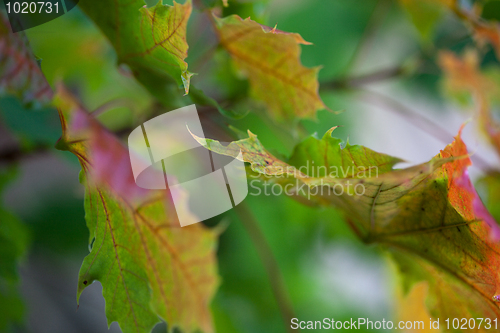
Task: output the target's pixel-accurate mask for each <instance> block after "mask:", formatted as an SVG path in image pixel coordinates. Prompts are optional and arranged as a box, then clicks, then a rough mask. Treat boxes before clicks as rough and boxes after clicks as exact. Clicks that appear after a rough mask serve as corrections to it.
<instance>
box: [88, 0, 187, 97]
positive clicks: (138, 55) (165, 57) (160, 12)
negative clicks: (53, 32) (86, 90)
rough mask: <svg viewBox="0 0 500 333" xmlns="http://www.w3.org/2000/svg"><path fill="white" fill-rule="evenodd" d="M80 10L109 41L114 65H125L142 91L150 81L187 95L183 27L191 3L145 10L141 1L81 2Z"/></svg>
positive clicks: (185, 45) (185, 50) (184, 27)
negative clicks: (171, 85) (180, 88)
mask: <svg viewBox="0 0 500 333" xmlns="http://www.w3.org/2000/svg"><path fill="white" fill-rule="evenodd" d="M80 7H81V8H82V9H83V10H84V11H85V13H86V14H87V15H88V16H89V17H90V18H91V19H92V20H93V21H94V22H95V23H96V24H97V25H98V26H99V28H100V29H101V30H102V32H103V33H104V34H105V35H106V37H107V38H108V39H109V40H110V41H111V44H113V47H114V48H115V50H116V53H117V55H118V63H125V64H127V65H128V66H129V67H130V68H131V70H132V72H134V74H135V75H136V77H137V78H138V79H139V80H140V81H142V82H144V81H148V82H149V83H150V84H145V85H146V87H148V88H151V89H153V91H154V92H158V91H157V89H158V87H154V88H153V87H151V84H153V83H152V82H150V80H151V78H152V77H153V78H155V79H156V78H159V79H160V80H161V81H166V82H169V81H172V79H171V78H173V80H174V81H175V82H176V83H177V85H179V86H183V87H184V90H185V93H186V94H187V93H188V92H189V83H190V78H191V76H192V73H189V72H188V70H187V67H188V65H187V63H186V62H185V61H184V59H185V58H186V57H187V50H188V44H187V42H186V26H187V21H188V19H189V16H190V15H191V9H192V6H191V0H187V1H186V3H185V4H184V5H181V4H178V3H176V2H174V5H173V6H168V5H163V4H162V1H161V0H160V1H158V3H157V4H156V5H155V6H153V7H150V8H146V6H145V2H144V0H132V1H127V0H116V1H113V0H102V1H97V2H93V1H82V3H81V4H80Z"/></svg>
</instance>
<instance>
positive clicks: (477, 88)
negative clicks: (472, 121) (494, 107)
mask: <svg viewBox="0 0 500 333" xmlns="http://www.w3.org/2000/svg"><path fill="white" fill-rule="evenodd" d="M439 64H440V66H441V68H442V69H443V71H444V74H445V82H444V84H445V88H446V89H447V90H448V91H449V92H451V93H461V92H462V93H463V92H466V93H468V94H470V95H471V96H472V98H473V101H474V105H475V106H476V108H477V111H476V113H477V114H476V116H477V118H478V123H479V126H480V128H481V130H482V131H483V132H484V134H485V136H486V138H487V139H488V141H489V142H490V143H491V145H492V146H493V147H494V148H495V149H496V151H497V154H498V155H499V156H500V123H498V121H496V120H495V119H494V118H493V116H492V114H491V104H492V101H493V100H495V99H498V96H499V94H500V85H498V84H497V82H495V81H494V80H492V79H491V78H489V77H487V76H486V75H484V74H483V73H481V72H480V69H479V59H478V56H477V53H476V52H475V51H473V50H468V51H467V52H466V53H465V54H464V55H463V58H459V57H457V56H456V55H454V54H453V53H451V52H444V51H443V52H441V53H440V54H439Z"/></svg>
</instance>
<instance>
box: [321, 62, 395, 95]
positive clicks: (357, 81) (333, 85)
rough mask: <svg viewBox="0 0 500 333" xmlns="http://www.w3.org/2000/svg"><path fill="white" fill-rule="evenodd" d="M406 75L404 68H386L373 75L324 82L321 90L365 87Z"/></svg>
mask: <svg viewBox="0 0 500 333" xmlns="http://www.w3.org/2000/svg"><path fill="white" fill-rule="evenodd" d="M403 74H404V68H403V67H402V66H398V67H393V68H384V69H381V70H378V71H375V72H372V73H368V74H363V75H358V76H353V77H344V78H340V79H336V80H332V81H327V82H323V83H321V85H320V89H322V90H323V89H349V88H357V87H360V86H364V85H367V84H370V83H378V82H382V81H386V80H390V79H394V78H397V77H400V76H401V75H403Z"/></svg>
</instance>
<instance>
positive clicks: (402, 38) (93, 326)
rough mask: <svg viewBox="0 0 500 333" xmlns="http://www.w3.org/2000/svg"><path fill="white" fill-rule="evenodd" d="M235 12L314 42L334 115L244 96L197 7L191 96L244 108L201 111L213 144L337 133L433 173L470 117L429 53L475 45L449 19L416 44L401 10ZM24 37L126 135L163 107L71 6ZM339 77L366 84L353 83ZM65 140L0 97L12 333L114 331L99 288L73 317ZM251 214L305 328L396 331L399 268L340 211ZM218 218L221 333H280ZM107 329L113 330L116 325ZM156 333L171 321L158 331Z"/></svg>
mask: <svg viewBox="0 0 500 333" xmlns="http://www.w3.org/2000/svg"><path fill="white" fill-rule="evenodd" d="M83 1H90V0H81V2H83ZM153 2H154V1H147V3H148V5H152V4H153ZM462 2H463V5H464V6H472V4H473V3H472V2H468V1H462ZM164 3H166V4H169V3H170V4H171V1H164ZM195 5H196V1H195ZM231 13H237V14H239V15H240V16H242V17H247V16H251V17H252V19H255V20H258V21H259V22H261V23H263V24H267V25H269V26H274V25H275V24H277V27H278V29H280V30H284V31H290V32H298V33H300V34H301V35H302V37H303V38H304V39H305V40H307V41H309V42H312V43H313V45H310V46H302V62H303V64H304V65H305V66H308V67H312V66H318V65H321V66H323V68H322V69H321V71H320V72H319V81H320V83H321V88H320V94H321V97H322V98H323V100H324V102H325V103H326V105H328V106H329V107H330V108H331V109H332V110H335V111H343V112H341V113H339V114H336V113H332V112H329V111H327V110H324V111H320V112H319V113H318V120H317V121H310V120H304V121H301V122H300V124H299V125H298V126H297V129H293V130H290V127H289V126H285V125H282V124H278V123H276V122H274V121H272V120H271V119H270V118H269V117H268V116H267V115H266V113H265V112H263V111H262V109H259V107H258V106H255V108H254V106H253V105H252V104H249V103H247V101H245V100H238V94H239V93H240V91H246V89H248V87H247V84H246V82H245V81H244V80H242V79H240V78H238V77H237V76H235V75H234V74H231V68H230V67H231V66H230V64H229V59H228V57H227V55H226V54H225V53H224V52H223V51H222V50H219V49H218V48H217V47H216V44H217V40H216V37H215V35H214V33H213V31H212V30H211V29H210V25H209V22H208V20H207V19H206V17H205V15H204V14H203V13H201V12H200V11H198V10H196V9H195V10H194V11H193V14H192V16H191V18H190V23H189V25H188V38H187V41H188V44H189V46H190V49H189V56H188V58H187V59H186V60H187V62H188V63H189V68H190V71H191V72H195V73H198V76H195V77H193V79H192V82H193V84H196V85H197V86H198V87H202V88H203V90H205V91H207V92H208V93H209V95H211V96H214V97H217V98H219V99H220V98H225V97H227V96H229V97H231V98H233V100H234V101H235V102H234V104H233V107H234V108H235V109H241V110H243V111H245V109H251V111H250V112H249V113H248V114H247V115H246V116H245V117H244V118H242V119H240V120H234V119H228V118H225V117H224V116H223V115H221V114H219V113H218V112H217V111H216V110H211V109H201V110H200V114H201V115H202V120H204V122H205V123H207V127H205V133H206V134H207V137H210V136H211V135H213V136H219V137H221V136H222V137H224V138H226V139H231V138H232V134H231V133H232V132H231V131H230V130H229V129H227V125H232V126H234V127H236V128H238V129H240V130H243V131H246V129H250V130H251V131H252V132H253V133H255V134H257V135H258V136H259V139H260V140H261V141H262V142H263V144H264V146H266V147H269V148H270V149H271V150H272V151H273V152H276V153H277V154H280V155H283V156H289V155H290V153H291V151H292V149H293V146H294V145H295V144H296V143H297V142H299V141H300V140H301V139H303V138H304V137H305V136H306V135H308V134H313V133H317V134H318V135H319V136H322V135H323V133H324V132H325V131H326V130H328V129H329V128H331V127H332V126H336V125H341V126H342V127H340V128H338V129H336V130H335V132H334V136H336V137H339V138H342V139H343V140H349V142H350V143H351V144H360V145H364V146H367V147H369V148H371V149H373V150H376V151H380V152H384V153H387V154H391V155H395V156H398V157H401V158H403V159H405V160H406V161H407V163H405V164H402V165H400V166H405V165H413V164H417V163H421V162H425V161H428V160H429V159H430V158H432V156H434V155H436V154H437V153H438V152H439V150H440V149H442V148H443V147H444V146H445V145H446V144H448V143H451V141H452V140H453V138H452V136H453V135H455V134H456V133H457V132H458V128H459V127H460V125H461V124H462V123H463V122H464V121H466V120H467V119H469V118H470V117H471V113H470V110H467V109H465V110H464V109H463V108H461V107H460V105H458V104H457V103H453V102H449V99H448V98H447V96H445V94H444V93H443V89H442V74H441V71H440V69H439V67H438V66H437V64H436V56H437V50H440V49H449V50H452V51H454V52H457V53H461V52H462V51H463V50H464V49H466V48H467V47H468V46H470V45H473V44H474V42H473V41H472V39H471V37H470V33H469V31H468V30H467V28H466V27H465V26H464V25H463V23H462V22H460V21H459V20H458V19H457V18H456V17H454V16H453V15H452V14H445V15H443V17H442V18H441V19H440V20H439V21H438V22H437V23H436V27H435V33H433V34H427V35H425V33H424V36H423V35H422V31H418V29H417V28H416V27H415V25H414V24H413V22H412V20H411V16H410V15H409V14H408V12H407V11H405V9H404V7H402V6H401V2H398V1H390V0H269V1H263V0H256V1H251V0H248V1H244V0H238V1H231V0H230V1H229V7H228V8H227V9H224V13H223V14H224V15H227V14H231ZM26 33H27V36H28V38H29V41H30V43H31V46H32V49H33V51H34V53H35V55H36V56H37V57H39V58H40V59H42V60H41V66H42V70H43V72H44V74H45V76H46V77H47V80H48V81H49V83H50V84H51V86H54V84H55V83H56V82H57V81H59V80H62V81H64V83H65V84H66V85H67V86H68V87H69V88H70V89H71V90H72V91H73V92H75V93H76V94H77V95H78V97H79V98H80V99H81V100H82V101H83V103H84V104H85V105H86V106H87V108H88V110H91V111H94V110H98V116H97V117H98V119H99V120H100V121H101V122H102V123H103V124H104V125H105V126H106V127H108V128H109V129H110V130H112V131H113V132H115V133H117V135H119V136H121V137H122V138H126V136H127V135H128V133H129V132H130V130H131V129H133V128H135V127H136V126H138V125H139V124H141V123H142V122H143V121H145V120H148V119H149V118H151V117H152V115H155V114H159V113H163V112H166V111H169V110H168V109H167V108H166V107H165V106H162V105H160V104H159V103H158V102H156V101H155V100H154V98H153V97H152V96H151V95H150V94H149V93H148V91H147V90H146V89H145V88H144V87H143V86H141V85H140V84H139V83H137V81H136V80H135V79H134V78H133V76H132V75H131V74H130V73H129V72H128V71H127V69H126V68H123V67H118V66H116V55H115V53H114V50H113V48H112V47H111V45H110V43H109V42H108V41H107V40H106V38H105V37H104V36H103V35H102V34H101V33H100V32H99V30H98V28H96V26H95V25H94V24H93V23H92V22H91V21H90V20H89V19H88V18H87V17H86V16H85V15H84V14H83V13H82V12H81V11H80V10H79V8H78V6H77V7H76V8H74V9H73V10H71V11H70V12H69V13H68V14H65V15H63V16H61V17H59V18H57V19H55V20H53V21H50V22H48V23H46V24H43V25H41V26H38V27H34V28H31V29H29V30H27V31H26ZM483 52H484V54H485V56H484V62H485V63H492V64H497V60H496V58H495V55H494V52H493V50H492V49H491V48H488V47H486V48H485V50H484V51H483ZM373 73H375V74H376V75H372V74H373ZM348 79H354V80H356V79H358V81H359V82H357V81H354V83H355V84H353V85H352V86H348V85H346V84H345V83H346V82H347V81H346V80H348ZM234 96H236V97H234ZM253 108H254V109H253ZM172 109H173V107H172ZM425 119H429V121H426V120H425ZM211 124H212V125H211ZM213 124H216V125H217V126H215V125H213ZM436 126H437V127H436ZM221 128H222V130H221ZM475 128H476V126H475V125H474V124H471V125H469V126H467V128H466V130H465V134H464V137H465V141H466V142H467V144H468V146H469V150H470V151H473V152H474V153H475V154H477V155H478V156H481V158H482V160H483V161H486V162H487V163H491V164H492V165H495V164H497V163H498V161H497V159H496V157H495V156H494V154H493V153H492V151H491V150H490V148H488V146H487V145H486V144H484V142H483V141H481V140H480V136H479V135H478V133H477V132H476V130H475ZM60 134H61V131H60V123H59V118H58V116H57V113H56V112H55V111H54V110H53V109H50V108H49V109H46V110H40V111H38V112H37V113H36V114H35V115H34V114H33V113H32V112H30V111H28V110H26V109H25V108H24V107H23V105H22V104H21V103H20V102H19V101H18V100H17V99H16V98H14V97H10V96H6V97H2V98H1V99H0V170H2V173H5V172H7V171H9V172H11V173H10V174H9V176H6V177H5V178H6V179H8V183H7V185H6V189H5V190H4V191H3V193H2V200H3V206H4V207H5V208H6V209H7V210H9V211H10V212H12V213H13V214H14V215H16V216H17V217H19V219H21V220H22V221H23V223H24V224H25V225H26V226H27V229H28V233H29V235H30V237H29V238H30V245H29V250H28V252H27V255H26V256H25V258H24V260H23V262H22V265H21V266H20V275H21V279H20V285H19V290H20V292H21V294H22V298H23V299H24V304H25V314H24V318H23V319H22V320H21V321H20V322H17V323H14V324H13V325H11V327H10V330H11V331H14V332H37V333H68V332H71V333H79V332H82V333H87V332H106V331H107V324H106V318H105V314H104V300H103V298H102V294H101V290H102V288H101V286H100V284H99V283H95V284H93V285H92V286H91V287H90V288H87V289H86V290H85V292H84V293H83V295H82V297H81V299H80V305H79V307H78V308H77V303H76V284H77V276H78V271H79V267H80V264H81V262H82V260H83V257H84V256H85V255H86V254H87V253H88V251H89V249H88V230H87V228H86V226H85V221H84V210H83V195H84V193H83V187H82V186H81V184H80V183H79V182H78V173H79V170H80V166H79V164H78V161H77V159H76V157H75V156H73V155H72V154H70V153H65V152H60V151H57V150H55V149H54V148H53V145H54V144H55V142H56V141H57V139H58V138H59V136H60ZM14 169H15V170H14ZM471 174H472V175H473V177H475V178H477V177H479V176H480V175H481V171H480V170H479V169H478V168H475V167H474V166H473V167H472V168H471ZM246 202H247V204H248V206H249V208H250V209H251V210H252V212H253V214H254V215H255V218H256V220H257V221H258V223H259V225H260V227H261V228H262V231H263V233H264V234H265V237H266V239H267V240H268V242H269V244H270V246H271V249H272V251H273V253H274V255H275V257H276V259H277V262H278V264H279V267H280V268H281V270H282V273H283V276H284V280H285V284H286V287H287V289H288V291H289V294H290V297H291V300H292V303H293V306H294V308H295V311H296V313H297V317H298V318H300V319H301V320H322V319H323V318H325V317H329V318H335V319H336V320H346V319H347V320H348V319H350V318H358V317H368V318H370V319H371V320H381V319H382V318H385V319H392V320H396V318H397V317H398V315H399V314H398V311H399V310H400V309H398V299H399V294H398V293H399V292H398V288H397V285H398V284H397V281H398V276H397V274H396V270H395V269H394V267H392V265H391V264H390V262H389V260H388V259H387V258H386V256H385V254H384V252H383V251H382V250H381V249H379V248H377V247H374V246H366V245H365V244H363V243H362V242H361V241H359V240H358V239H357V238H356V236H355V235H354V234H353V233H352V232H351V230H350V229H349V228H348V226H347V225H346V223H345V222H344V220H343V218H342V216H341V215H340V214H339V213H338V212H337V211H336V210H335V209H333V208H324V207H321V208H318V207H308V206H306V205H303V204H300V203H298V202H296V201H294V200H292V199H291V198H288V197H286V196H249V197H248V198H247V199H246ZM220 221H224V223H227V225H228V227H227V230H226V231H225V232H224V233H223V234H222V236H221V238H220V245H219V249H218V258H219V270H220V276H221V279H222V284H221V286H220V288H219V290H218V292H217V295H216V297H215V299H214V301H213V314H214V319H215V324H216V330H217V332H285V328H284V325H283V322H282V318H281V315H280V312H279V310H278V305H277V303H276V301H275V299H274V297H273V294H272V291H271V287H270V284H269V280H268V277H267V275H266V271H265V270H264V268H263V266H262V263H261V261H260V259H259V257H258V255H257V252H256V250H255V247H254V245H253V244H252V242H251V240H250V238H249V236H248V234H247V232H246V230H245V229H244V228H243V227H242V225H241V223H240V221H239V220H238V216H237V215H236V214H235V213H234V212H231V211H230V212H227V213H224V214H222V215H220V216H218V217H217V218H215V219H212V220H211V221H208V222H207V223H210V224H216V223H218V222H220ZM0 223H1V222H0ZM0 311H2V310H1V309H0ZM110 331H111V332H120V330H119V327H118V325H117V324H116V323H114V324H112V325H111V327H110ZM165 331H166V326H165V325H159V326H157V327H156V328H155V332H158V333H159V332H165ZM360 332H363V330H360Z"/></svg>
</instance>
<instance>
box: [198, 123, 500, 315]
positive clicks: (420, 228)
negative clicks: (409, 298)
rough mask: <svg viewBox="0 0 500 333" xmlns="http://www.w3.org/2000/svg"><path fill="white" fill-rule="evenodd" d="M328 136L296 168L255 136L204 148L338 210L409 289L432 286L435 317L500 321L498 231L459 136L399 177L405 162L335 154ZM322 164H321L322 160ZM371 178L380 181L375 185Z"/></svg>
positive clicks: (363, 153)
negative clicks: (382, 252) (383, 249)
mask: <svg viewBox="0 0 500 333" xmlns="http://www.w3.org/2000/svg"><path fill="white" fill-rule="evenodd" d="M330 135H331V130H330V131H329V132H327V134H325V136H324V137H323V138H322V139H321V140H319V139H314V138H313V139H308V140H306V141H305V142H303V143H301V144H299V145H298V147H297V148H296V150H295V154H294V155H292V157H291V158H290V163H292V162H293V163H292V164H293V165H290V164H288V163H285V162H283V161H280V160H276V159H275V158H274V157H273V156H272V155H270V154H269V153H268V152H267V151H266V150H265V149H264V148H263V147H262V145H261V144H260V143H259V141H258V140H257V138H256V136H255V135H252V134H250V137H249V138H248V139H244V140H240V141H236V142H233V143H231V144H229V145H228V146H227V147H224V146H222V145H220V144H219V142H217V141H214V140H209V139H205V140H204V139H199V138H198V141H199V142H200V143H201V144H202V145H204V146H205V147H207V148H208V149H211V150H213V151H215V152H217V153H219V154H224V155H229V156H233V157H236V156H237V154H236V153H235V151H236V150H238V152H239V148H241V152H242V158H241V159H242V160H243V161H245V162H249V163H251V166H252V170H254V171H255V172H258V173H261V174H264V175H267V176H268V177H273V178H274V179H275V180H276V181H277V182H281V183H282V184H284V183H286V184H287V185H286V186H288V185H289V184H292V185H293V184H296V185H295V191H296V193H298V194H301V193H300V191H301V185H302V184H305V185H306V186H307V189H306V191H308V192H307V193H302V195H304V196H306V195H307V196H308V198H312V199H313V200H314V201H317V202H320V203H324V204H329V205H330V204H331V205H334V206H336V207H338V208H340V209H341V210H342V211H343V212H344V215H345V217H346V219H347V221H348V222H349V224H350V226H351V227H352V228H353V230H354V231H355V232H356V234H357V235H358V236H359V237H360V238H361V239H362V240H364V241H365V242H367V243H380V244H383V245H385V246H387V247H388V248H389V250H390V251H391V253H394V254H395V256H396V257H398V258H401V257H403V258H404V259H403V260H397V261H398V262H399V263H400V264H403V265H404V267H403V268H404V272H405V273H407V275H408V279H409V280H412V281H418V280H422V279H425V280H427V281H428V282H429V285H430V296H429V302H428V304H429V306H430V311H431V313H432V315H433V316H435V317H443V318H473V317H483V318H496V317H498V315H499V314H500V310H499V307H498V305H497V304H496V302H497V301H500V289H497V286H499V285H500V281H499V276H498V274H497V273H496V267H498V265H499V264H500V256H499V255H498V253H500V252H499V251H500V244H498V242H497V241H496V240H498V239H499V238H500V227H499V226H498V225H497V224H496V222H495V221H494V220H493V218H492V217H491V215H490V214H489V213H488V212H487V211H486V208H485V207H484V205H483V204H482V202H481V200H480V198H479V196H478V195H477V193H476V191H475V189H474V188H473V187H472V184H471V182H470V179H469V177H468V173H467V167H468V166H469V165H470V164H471V161H470V159H469V158H468V157H467V155H468V153H467V148H466V146H465V144H464V143H463V141H462V140H461V138H460V133H459V135H458V136H457V137H456V138H455V141H454V142H453V143H452V144H450V145H448V146H447V147H446V148H445V149H444V150H442V151H441V152H440V154H438V155H437V156H436V157H435V158H433V159H432V160H431V161H429V162H427V163H424V164H421V165H417V166H414V167H410V168H407V169H401V170H393V169H392V166H393V165H394V164H395V163H397V162H398V161H400V160H398V159H396V158H391V157H390V156H388V155H383V154H378V153H375V152H373V151H370V150H368V149H366V148H363V147H359V146H350V145H348V144H346V147H345V148H343V149H342V150H340V149H335V148H334V149H333V150H329V149H328V148H329V147H330V146H329V143H330V142H331V141H332V140H331V139H330ZM334 142H335V141H334ZM314 143H315V144H314ZM302 145H304V147H302ZM344 150H347V152H344ZM321 154H322V156H323V160H319V159H317V158H316V156H321ZM331 155H333V156H331ZM335 155H337V156H335ZM338 155H340V156H338ZM313 161H317V163H312V162H313ZM311 168H313V169H316V170H320V168H325V169H326V170H327V171H328V172H329V173H328V175H327V176H322V175H321V173H319V172H318V171H316V172H314V175H315V176H316V175H319V177H311V176H308V175H307V174H308V173H309V174H311ZM303 169H305V170H308V172H305V171H302V170H303ZM372 169H375V170H376V171H377V174H376V175H375V176H374V175H373V174H372V173H371V172H370V173H369V175H368V177H367V176H366V175H367V170H369V171H371V170H372ZM338 170H340V172H342V173H344V172H345V173H346V174H347V175H348V177H349V178H340V177H339V176H337V175H340V176H343V177H346V176H345V175H341V174H340V172H339V171H338ZM358 186H360V187H361V188H362V190H363V191H362V193H360V192H361V190H360V189H359V188H358ZM285 188H286V187H285ZM339 188H340V189H339ZM288 190H289V189H288ZM340 190H341V191H340ZM289 191H290V192H292V190H289ZM325 192H326V193H325ZM493 239H495V240H493ZM449 304H457V306H453V307H450V306H449Z"/></svg>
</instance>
